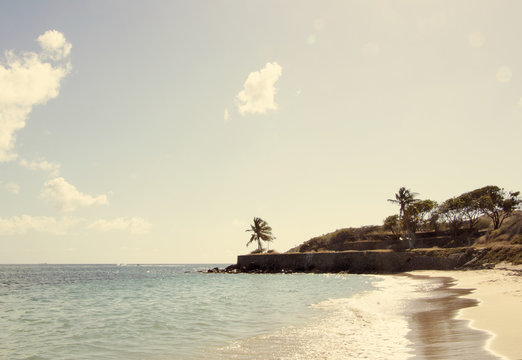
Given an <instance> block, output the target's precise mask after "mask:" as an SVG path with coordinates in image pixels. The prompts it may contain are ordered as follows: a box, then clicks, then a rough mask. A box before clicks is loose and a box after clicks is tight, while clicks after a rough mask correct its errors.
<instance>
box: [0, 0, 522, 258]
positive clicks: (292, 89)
mask: <svg viewBox="0 0 522 360" xmlns="http://www.w3.org/2000/svg"><path fill="white" fill-rule="evenodd" d="M520 13H522V5H521V4H520V2H517V1H500V2H495V3H492V2H489V1H460V2H458V3H455V2H451V1H423V2H416V1H393V2H388V1H326V2H319V1H285V2H276V1H248V2H243V1H220V0H219V1H171V2H166V1H147V2H145V1H141V2H138V1H133V2H122V1H89V2H70V1H47V2H39V3H29V2H24V1H18V2H2V3H0V47H1V50H2V52H1V57H0V174H1V176H0V201H1V202H2V204H3V206H2V207H0V244H1V245H2V249H3V250H2V252H0V262H1V263H39V262H49V263H51V262H54V263H145V262H149V263H179V262H183V263H190V262H224V263H231V262H234V261H235V256H236V255H237V254H240V253H244V252H246V251H248V249H247V248H245V244H246V242H247V241H248V239H249V236H248V233H245V232H244V230H245V229H246V228H247V227H248V224H249V223H250V222H251V221H252V218H253V217H254V216H258V217H262V218H263V219H265V220H266V221H268V222H269V224H271V225H272V227H273V229H274V233H275V235H276V237H277V240H276V241H275V243H274V244H273V247H275V248H276V249H277V250H280V251H285V250H287V249H288V248H290V247H293V246H295V245H297V244H299V243H301V242H303V241H305V240H308V239H309V238H311V237H313V236H316V235H321V234H323V233H327V232H330V231H333V230H336V229H339V228H343V227H348V226H360V225H365V224H380V223H381V222H382V220H383V219H384V218H385V217H386V216H388V215H390V214H392V213H395V212H396V209H395V208H394V206H393V204H390V203H387V202H386V199H388V198H391V197H393V194H394V193H395V192H396V191H397V189H398V188H399V187H400V186H406V187H408V188H410V189H412V190H413V191H415V192H418V193H419V196H420V197H421V198H431V199H433V200H436V201H443V200H445V199H447V198H449V197H451V196H455V195H459V194H461V193H462V192H465V191H468V190H472V189H475V188H478V187H481V186H484V185H489V184H494V185H499V186H501V187H504V188H506V189H507V190H521V188H522V186H521V185H522V184H521V180H520V179H521V178H522V167H521V166H520V165H519V162H520V160H519V158H520V154H521V153H522V145H521V142H520V134H521V130H522V125H521V124H522V77H521V74H522V68H521V65H520V64H522V49H521V48H520V46H519V43H520V38H521V36H522V23H521V22H520V21H519V14H520Z"/></svg>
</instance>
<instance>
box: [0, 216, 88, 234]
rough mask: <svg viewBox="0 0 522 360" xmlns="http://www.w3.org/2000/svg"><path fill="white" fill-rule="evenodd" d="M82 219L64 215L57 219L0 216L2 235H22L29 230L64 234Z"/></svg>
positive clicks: (0, 231)
mask: <svg viewBox="0 0 522 360" xmlns="http://www.w3.org/2000/svg"><path fill="white" fill-rule="evenodd" d="M80 221H81V219H78V218H72V217H62V218H60V219H56V218H54V217H48V216H30V215H22V216H12V217H10V218H1V217H0V235H20V234H26V233H28V232H31V231H34V232H40V233H50V234H55V235H64V234H65V233H66V232H67V230H68V229H69V228H71V227H73V226H75V225H76V224H77V223H78V222H80Z"/></svg>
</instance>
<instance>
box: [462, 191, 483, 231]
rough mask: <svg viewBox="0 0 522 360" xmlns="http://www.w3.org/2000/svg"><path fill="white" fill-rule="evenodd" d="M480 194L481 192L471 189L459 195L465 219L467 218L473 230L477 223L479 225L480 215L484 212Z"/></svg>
mask: <svg viewBox="0 0 522 360" xmlns="http://www.w3.org/2000/svg"><path fill="white" fill-rule="evenodd" d="M480 196H481V195H480V193H479V192H476V191H470V192H467V193H464V194H462V195H460V196H459V197H458V200H459V205H460V208H461V209H460V211H461V212H462V217H463V220H464V219H465V220H467V222H468V225H469V229H470V230H473V228H474V227H475V225H477V223H478V220H479V217H480V215H481V214H482V209H481V207H480Z"/></svg>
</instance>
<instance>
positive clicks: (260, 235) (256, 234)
mask: <svg viewBox="0 0 522 360" xmlns="http://www.w3.org/2000/svg"><path fill="white" fill-rule="evenodd" d="M246 231H247V232H252V235H251V236H250V240H249V241H248V242H247V244H246V245H247V246H248V245H250V244H251V243H252V242H255V241H257V249H256V250H254V251H253V252H252V253H262V252H263V251H264V250H265V249H264V248H263V246H262V245H261V241H265V242H266V243H267V247H268V245H269V243H270V242H271V241H274V240H275V236H274V235H273V234H272V228H271V227H270V226H269V225H268V223H267V222H266V221H265V220H263V219H261V218H258V217H254V223H253V224H252V225H250V229H247V230H246Z"/></svg>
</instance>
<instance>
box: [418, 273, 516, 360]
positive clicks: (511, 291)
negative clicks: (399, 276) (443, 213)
mask: <svg viewBox="0 0 522 360" xmlns="http://www.w3.org/2000/svg"><path fill="white" fill-rule="evenodd" d="M410 274H412V275H421V276H432V277H452V278H454V279H455V280H456V282H454V284H452V283H450V284H449V286H450V287H452V288H453V289H455V290H457V291H459V290H460V289H462V293H460V294H459V295H458V297H459V298H460V299H461V300H466V299H467V300H470V301H473V299H476V300H478V306H473V305H474V304H472V303H470V305H469V306H470V307H465V308H462V309H460V310H458V313H457V316H456V318H457V319H461V320H469V326H470V327H471V328H474V329H478V330H483V331H485V332H486V333H487V334H488V335H489V336H487V338H486V349H487V350H489V351H490V352H492V353H493V354H496V355H497V356H499V357H501V358H504V359H510V360H521V359H522V276H521V275H522V266H513V265H506V264H499V265H497V266H496V267H495V269H491V270H469V271H413V272H411V273H410ZM470 290H471V291H470Z"/></svg>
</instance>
